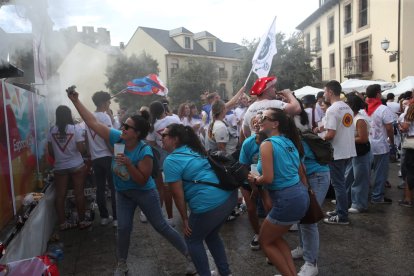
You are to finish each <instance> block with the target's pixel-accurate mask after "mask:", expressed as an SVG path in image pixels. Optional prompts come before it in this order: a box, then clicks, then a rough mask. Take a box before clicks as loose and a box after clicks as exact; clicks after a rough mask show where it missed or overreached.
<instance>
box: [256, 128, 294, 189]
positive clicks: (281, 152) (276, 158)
mask: <svg viewBox="0 0 414 276" xmlns="http://www.w3.org/2000/svg"><path fill="white" fill-rule="evenodd" d="M265 141H270V142H271V143H272V147H273V182H272V183H271V184H268V185H266V187H267V189H269V190H280V189H283V188H287V187H290V186H293V185H295V184H297V183H298V182H299V179H300V178H299V164H300V160H299V152H298V150H297V149H296V147H295V145H294V144H293V142H292V141H291V140H290V139H289V138H286V137H284V136H272V137H270V138H268V139H266V140H265ZM257 170H258V171H259V173H260V174H262V160H261V158H259V163H258V164H257Z"/></svg>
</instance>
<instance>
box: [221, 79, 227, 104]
mask: <svg viewBox="0 0 414 276" xmlns="http://www.w3.org/2000/svg"><path fill="white" fill-rule="evenodd" d="M219 93H220V97H221V98H222V99H225V100H227V91H226V84H225V83H220V86H219Z"/></svg>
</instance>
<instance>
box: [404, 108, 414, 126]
mask: <svg viewBox="0 0 414 276" xmlns="http://www.w3.org/2000/svg"><path fill="white" fill-rule="evenodd" d="M404 120H406V121H407V122H413V121H414V104H410V105H409V106H408V109H407V113H406V114H405V117H404Z"/></svg>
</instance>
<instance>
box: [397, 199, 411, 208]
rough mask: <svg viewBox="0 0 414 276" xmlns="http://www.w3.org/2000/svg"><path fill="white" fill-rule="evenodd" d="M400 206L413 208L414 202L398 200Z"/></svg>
mask: <svg viewBox="0 0 414 276" xmlns="http://www.w3.org/2000/svg"><path fill="white" fill-rule="evenodd" d="M398 205H400V206H404V207H408V208H413V202H412V201H408V200H398Z"/></svg>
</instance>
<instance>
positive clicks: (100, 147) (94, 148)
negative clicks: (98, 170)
mask: <svg viewBox="0 0 414 276" xmlns="http://www.w3.org/2000/svg"><path fill="white" fill-rule="evenodd" d="M93 115H94V116H95V118H96V119H97V120H98V121H99V122H100V123H102V124H104V125H106V126H107V127H112V121H111V117H109V115H108V114H106V113H105V112H94V113H93ZM85 131H86V134H87V135H88V144H89V151H90V153H91V159H92V160H95V159H97V158H101V157H106V156H112V152H111V151H110V150H109V148H108V146H107V144H106V142H105V140H104V139H102V138H101V137H100V136H99V135H98V134H96V133H95V132H94V131H93V130H92V129H90V128H89V127H88V126H87V125H86V127H85Z"/></svg>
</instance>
